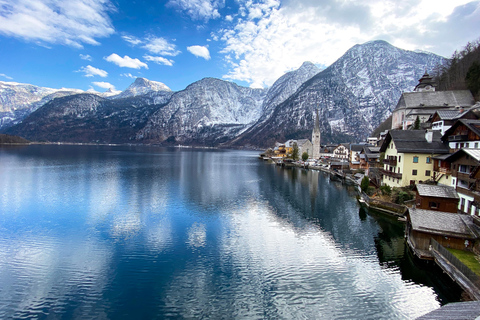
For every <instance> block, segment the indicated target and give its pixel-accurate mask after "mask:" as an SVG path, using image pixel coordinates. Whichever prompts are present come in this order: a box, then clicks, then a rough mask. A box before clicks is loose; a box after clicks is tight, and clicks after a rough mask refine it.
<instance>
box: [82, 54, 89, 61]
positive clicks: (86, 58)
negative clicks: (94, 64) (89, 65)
mask: <svg viewBox="0 0 480 320" xmlns="http://www.w3.org/2000/svg"><path fill="white" fill-rule="evenodd" d="M80 59H82V60H88V61H92V57H91V56H90V55H89V54H81V53H80Z"/></svg>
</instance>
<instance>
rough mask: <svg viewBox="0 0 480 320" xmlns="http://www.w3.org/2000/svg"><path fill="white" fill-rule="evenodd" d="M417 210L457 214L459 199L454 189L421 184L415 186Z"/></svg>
mask: <svg viewBox="0 0 480 320" xmlns="http://www.w3.org/2000/svg"><path fill="white" fill-rule="evenodd" d="M414 191H415V193H416V195H415V208H416V209H424V210H433V211H443V212H451V213H457V211H458V201H459V199H460V198H459V197H458V194H457V192H456V191H455V188H454V187H449V186H442V185H430V184H422V183H419V184H417V185H416V186H415V188H414Z"/></svg>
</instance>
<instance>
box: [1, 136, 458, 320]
mask: <svg viewBox="0 0 480 320" xmlns="http://www.w3.org/2000/svg"><path fill="white" fill-rule="evenodd" d="M0 163H1V166H0V318H2V319H3V318H12V317H13V318H49V317H53V318H55V317H62V318H73V319H129V318H148V319H150V318H165V317H181V318H184V317H195V318H200V317H210V318H254V319H255V318H284V319H299V318H302V319H303V318H323V319H338V318H345V319H354V318H358V319H392V318H395V319H411V318H414V317H416V316H420V315H422V314H425V313H427V312H429V311H431V310H433V309H435V308H437V307H439V306H440V304H443V303H446V302H449V301H458V300H459V299H460V293H459V292H458V289H455V288H454V289H453V290H452V288H451V285H452V284H451V283H449V282H448V279H445V278H444V277H441V276H439V275H437V274H436V273H435V272H433V273H432V272H430V271H429V272H426V271H425V270H428V269H426V268H425V266H423V265H418V267H417V266H415V265H414V263H416V262H414V261H413V260H412V258H411V256H410V254H408V253H407V251H406V247H405V243H404V238H403V225H402V224H399V223H398V222H397V221H395V220H392V219H390V218H388V217H385V216H382V215H376V214H374V213H371V212H368V213H367V212H365V211H362V210H363V209H361V208H360V207H359V206H358V204H357V203H356V200H355V198H354V195H355V194H354V192H353V191H352V190H349V189H348V188H346V187H345V186H344V185H342V184H341V183H339V182H335V181H332V180H330V178H329V176H327V175H325V174H324V173H321V172H318V171H307V170H302V169H283V168H280V167H277V166H273V165H268V164H266V163H264V162H261V161H259V160H258V159H257V158H256V153H254V152H246V151H225V150H194V149H178V148H171V149H167V148H157V147H127V146H123V147H111V146H110V147H108V146H56V145H43V146H28V147H23V148H0Z"/></svg>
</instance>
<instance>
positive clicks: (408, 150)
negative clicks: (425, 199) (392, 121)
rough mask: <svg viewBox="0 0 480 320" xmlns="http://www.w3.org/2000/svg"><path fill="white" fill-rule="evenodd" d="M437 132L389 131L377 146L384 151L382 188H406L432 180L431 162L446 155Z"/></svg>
mask: <svg viewBox="0 0 480 320" xmlns="http://www.w3.org/2000/svg"><path fill="white" fill-rule="evenodd" d="M440 138H441V136H440V133H439V132H438V131H427V132H424V131H422V130H390V131H389V132H388V133H387V136H386V137H385V140H384V141H383V144H382V146H381V147H380V152H385V158H384V160H383V164H384V166H383V170H382V174H383V178H382V185H388V186H390V187H406V186H409V185H414V184H416V183H419V182H420V181H422V182H423V181H427V180H430V179H432V171H433V160H432V158H433V157H434V156H436V155H440V154H448V153H449V148H448V146H447V145H446V144H444V143H443V142H442V141H441V140H440Z"/></svg>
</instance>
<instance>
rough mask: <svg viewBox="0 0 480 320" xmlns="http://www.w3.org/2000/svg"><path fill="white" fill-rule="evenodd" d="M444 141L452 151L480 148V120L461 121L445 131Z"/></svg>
mask: <svg viewBox="0 0 480 320" xmlns="http://www.w3.org/2000/svg"><path fill="white" fill-rule="evenodd" d="M442 140H443V141H444V142H446V143H448V145H449V147H450V149H453V150H454V151H457V150H459V149H461V148H473V149H478V148H480V120H472V119H460V120H458V121H456V122H455V123H454V124H453V125H452V127H451V128H449V129H448V130H447V131H445V134H444V135H443V137H442Z"/></svg>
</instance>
